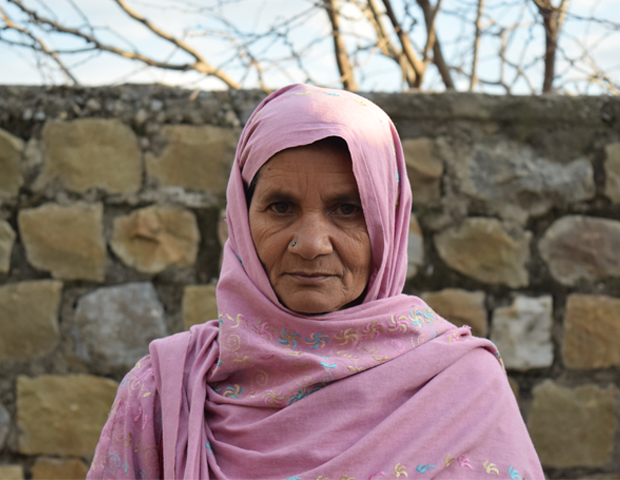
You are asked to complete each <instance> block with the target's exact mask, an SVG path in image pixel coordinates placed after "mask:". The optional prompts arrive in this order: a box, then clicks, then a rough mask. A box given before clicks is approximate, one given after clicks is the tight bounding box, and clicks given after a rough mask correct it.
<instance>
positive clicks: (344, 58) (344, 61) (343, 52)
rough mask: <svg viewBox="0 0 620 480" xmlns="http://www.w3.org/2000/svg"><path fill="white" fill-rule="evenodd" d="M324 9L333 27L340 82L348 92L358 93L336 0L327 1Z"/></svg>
mask: <svg viewBox="0 0 620 480" xmlns="http://www.w3.org/2000/svg"><path fill="white" fill-rule="evenodd" d="M324 8H325V10H326V11H327V16H328V17H329V21H330V23H331V25H332V37H333V39H334V54H335V56H336V63H337V64H338V70H339V71H340V81H341V82H342V85H343V86H344V88H345V89H346V90H351V91H353V92H356V91H357V90H358V86H357V83H356V82H355V77H354V75H353V73H354V72H353V67H352V66H351V62H350V61H349V56H348V55H347V49H346V46H345V44H344V40H343V39H342V35H341V34H340V25H339V20H338V9H337V7H336V0H325V4H324Z"/></svg>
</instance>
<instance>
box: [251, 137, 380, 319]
mask: <svg viewBox="0 0 620 480" xmlns="http://www.w3.org/2000/svg"><path fill="white" fill-rule="evenodd" d="M248 213H249V219H250V231H251V234H252V240H253V241H254V246H255V247H256V251H257V253H258V257H259V258H260V261H261V263H262V265H263V267H264V268H265V272H266V273H267V276H268V278H269V281H270V282H271V286H272V287H273V289H274V291H275V293H276V295H277V296H278V298H279V299H280V302H282V304H283V305H285V306H286V307H288V308H290V309H291V310H293V311H295V312H299V313H304V314H318V313H327V312H334V311H336V310H340V309H343V308H346V307H348V306H351V305H354V304H355V303H356V302H358V301H359V300H360V296H361V295H362V294H363V293H364V290H365V288H366V285H367V283H368V279H369V278H370V274H371V271H372V252H371V247H370V239H369V236H368V230H367V229H366V221H365V219H364V212H363V210H362V206H361V201H360V196H359V191H358V188H357V183H356V181H355V177H354V175H353V170H352V167H351V159H350V156H349V154H348V152H346V151H342V150H339V149H334V148H333V147H329V146H325V145H321V144H313V145H306V146H303V147H295V148H290V149H287V150H283V151H281V152H279V153H277V154H276V155H274V156H273V157H272V158H271V159H270V160H269V161H268V162H267V163H266V164H265V165H263V167H262V168H261V170H260V173H259V177H258V180H257V183H256V188H255V191H254V193H253V196H252V200H251V203H250V207H249V212H248ZM293 243H294V244H293Z"/></svg>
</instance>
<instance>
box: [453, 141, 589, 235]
mask: <svg viewBox="0 0 620 480" xmlns="http://www.w3.org/2000/svg"><path fill="white" fill-rule="evenodd" d="M445 160H446V161H447V162H448V163H450V166H451V172H452V173H453V178H454V181H455V184H456V185H455V186H456V192H457V194H464V195H465V196H466V197H469V198H471V199H474V200H477V201H482V202H483V203H484V205H485V206H486V208H487V209H488V213H489V214H493V215H499V216H501V217H502V218H505V219H510V220H515V221H518V222H521V223H524V222H525V221H526V220H527V218H528V217H529V216H530V215H532V216H539V215H543V214H545V213H547V212H548V211H549V210H550V209H551V208H552V207H553V206H554V205H563V204H567V203H573V202H579V201H583V200H589V199H591V198H593V197H594V195H595V194H596V189H595V186H594V177H593V167H592V164H591V163H590V162H589V161H588V160H586V159H584V158H578V159H575V160H573V161H571V162H569V163H566V164H565V165H562V164H558V163H555V162H553V161H551V160H548V159H546V158H541V157H539V156H538V155H537V154H536V153H535V152H534V151H533V150H532V149H531V148H530V147H528V146H523V145H522V144H518V143H516V142H513V141H506V140H494V141H493V143H490V144H489V143H477V144H476V145H475V146H474V147H473V148H472V149H471V151H470V153H469V154H466V155H464V156H463V155H462V154H456V153H453V154H452V155H448V156H447V157H446V159H445Z"/></svg>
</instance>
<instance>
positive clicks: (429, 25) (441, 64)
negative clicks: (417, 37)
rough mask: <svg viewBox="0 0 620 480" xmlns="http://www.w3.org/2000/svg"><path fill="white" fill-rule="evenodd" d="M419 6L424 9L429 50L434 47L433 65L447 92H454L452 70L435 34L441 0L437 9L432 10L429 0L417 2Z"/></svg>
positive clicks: (438, 1) (438, 0)
mask: <svg viewBox="0 0 620 480" xmlns="http://www.w3.org/2000/svg"><path fill="white" fill-rule="evenodd" d="M417 1H418V5H420V8H421V9H422V12H423V13H424V20H425V22H426V31H427V32H428V33H427V35H428V39H429V41H428V42H427V48H429V47H430V45H432V47H433V63H434V64H435V65H436V66H437V70H439V74H440V75H441V79H442V80H443V83H444V85H445V86H446V89H447V90H454V89H455V87H454V82H453V81H452V76H451V75H450V68H449V67H448V64H447V63H446V61H445V59H444V58H443V53H442V51H441V44H440V43H439V39H438V38H437V35H436V33H435V18H436V16H437V12H438V10H439V5H440V3H441V0H437V6H436V8H432V7H431V4H430V2H429V0H417ZM431 42H432V43H431Z"/></svg>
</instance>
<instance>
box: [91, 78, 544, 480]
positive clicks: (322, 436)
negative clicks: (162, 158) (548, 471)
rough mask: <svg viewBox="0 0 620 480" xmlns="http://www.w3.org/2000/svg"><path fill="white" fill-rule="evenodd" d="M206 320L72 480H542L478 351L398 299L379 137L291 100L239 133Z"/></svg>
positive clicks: (491, 354)
mask: <svg viewBox="0 0 620 480" xmlns="http://www.w3.org/2000/svg"><path fill="white" fill-rule="evenodd" d="M227 199H228V206H227V222H228V226H229V232H230V238H229V239H228V241H227V242H226V245H225V247H224V262H223V267H222V274H221V277H220V281H219V283H218V287H217V304H218V308H219V311H220V314H219V319H218V320H213V321H209V322H206V323H205V324H203V325H199V326H195V327H192V329H191V330H190V331H189V332H185V333H181V334H178V335H174V336H172V337H168V338H165V339H162V340H157V341H155V342H153V343H152V344H151V347H150V355H149V356H147V357H145V358H144V359H142V360H141V361H140V362H139V363H138V364H137V365H136V366H135V367H134V368H133V369H132V370H131V372H129V373H128V375H127V377H126V378H125V380H124V381H123V383H122V384H121V386H120V388H119V391H118V394H117V398H116V401H115V403H114V406H113V407H112V412H111V414H110V417H109V420H108V422H107V424H106V426H105V427H104V429H103V432H102V434H101V440H100V442H99V445H98V447H97V451H96V454H95V457H94V459H93V463H92V467H91V470H90V472H89V477H88V478H151V479H155V478H166V479H175V478H176V479H181V478H185V479H203V478H221V479H225V478H230V479H233V478H235V479H250V478H252V479H272V478H274V479H275V478H279V479H289V480H292V479H297V480H305V479H312V480H314V479H322V480H327V479H332V480H333V479H349V480H352V479H357V480H360V479H381V478H399V477H407V478H420V479H424V478H444V479H458V478H486V477H487V476H488V475H491V477H490V478H493V476H498V478H506V479H512V480H515V479H521V480H523V479H525V478H527V479H542V478H544V476H543V473H542V470H541V468H540V464H539V461H538V458H537V456H536V452H535V451H534V448H533V446H532V442H531V441H530V438H529V436H528V433H527V431H526V429H525V426H524V424H523V421H522V419H521V416H520V413H519V409H518V406H517V403H516V401H515V398H514V396H513V394H512V392H511V390H510V387H509V384H508V381H507V378H506V375H505V373H504V371H503V368H502V365H501V360H500V358H499V354H498V352H497V350H496V348H495V347H494V346H493V344H492V343H490V342H489V341H487V340H484V339H479V338H475V337H472V336H471V334H470V331H469V328H467V327H463V328H456V327H455V326H454V325H451V324H450V323H448V322H447V321H445V320H444V319H442V318H441V317H439V316H438V315H437V314H436V313H434V312H433V311H432V310H431V309H430V308H429V307H428V306H427V305H426V304H425V303H424V302H423V301H421V300H420V299H419V298H417V297H412V296H408V295H403V294H401V291H402V288H403V285H404V282H405V272H406V268H407V256H406V252H407V234H408V225H409V216H410V210H411V188H410V185H409V181H408V179H407V174H406V168H405V162H404V158H403V153H402V149H401V145H400V141H399V138H398V134H397V133H396V130H395V128H394V126H393V124H392V123H391V122H390V120H389V118H388V117H387V116H386V115H385V113H384V112H383V111H382V110H380V109H379V108H378V107H377V106H376V105H374V104H372V103H371V102H370V101H368V100H366V99H364V98H362V97H359V96H357V95H354V94H351V93H347V92H342V91H335V90H326V89H319V88H315V87H310V86H307V85H295V86H291V87H287V88H284V89H282V90H279V91H278V92H276V93H274V94H272V95H271V96H269V97H268V98H267V99H265V100H264V101H263V102H262V103H261V104H260V105H259V106H258V108H257V109H256V111H255V112H254V114H253V116H252V117H251V118H250V120H249V121H248V123H247V125H246V127H245V129H244V131H243V134H242V136H241V140H240V142H239V147H238V149H237V155H236V158H235V163H234V166H233V169H232V173H231V176H230V181H229V185H228V190H227Z"/></svg>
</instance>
